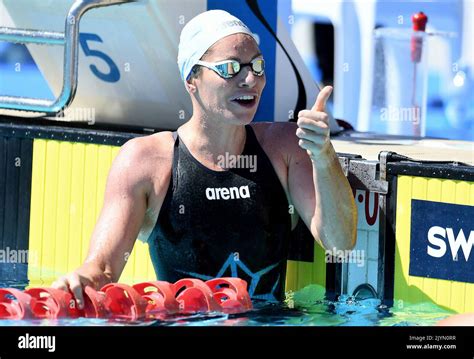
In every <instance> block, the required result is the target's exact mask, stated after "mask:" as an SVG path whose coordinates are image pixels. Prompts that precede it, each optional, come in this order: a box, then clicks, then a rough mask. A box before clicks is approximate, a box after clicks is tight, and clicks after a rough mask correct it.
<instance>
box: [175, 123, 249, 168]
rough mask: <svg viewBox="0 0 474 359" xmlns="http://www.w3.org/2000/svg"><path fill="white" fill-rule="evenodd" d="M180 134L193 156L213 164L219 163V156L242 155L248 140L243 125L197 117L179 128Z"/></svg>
mask: <svg viewBox="0 0 474 359" xmlns="http://www.w3.org/2000/svg"><path fill="white" fill-rule="evenodd" d="M178 134H179V136H180V138H182V140H183V142H184V143H185V145H186V147H187V148H188V149H189V150H190V151H191V152H192V153H193V154H195V155H197V156H198V157H201V158H202V159H204V160H205V161H208V162H211V163H217V162H218V158H219V156H226V154H227V155H240V154H241V153H242V151H243V150H244V146H245V140H246V133H245V126H244V125H243V124H229V123H224V122H223V121H212V120H209V119H206V118H205V117H199V118H198V117H197V116H195V115H193V116H192V117H191V119H190V120H189V121H188V122H186V123H185V124H184V125H182V126H181V127H179V129H178Z"/></svg>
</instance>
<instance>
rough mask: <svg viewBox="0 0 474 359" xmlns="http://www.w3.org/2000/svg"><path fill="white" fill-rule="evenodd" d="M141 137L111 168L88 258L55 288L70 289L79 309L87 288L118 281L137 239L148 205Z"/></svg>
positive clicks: (129, 142)
mask: <svg viewBox="0 0 474 359" xmlns="http://www.w3.org/2000/svg"><path fill="white" fill-rule="evenodd" d="M137 140H138V139H133V140H130V141H128V142H127V143H126V144H125V145H124V146H122V148H121V150H120V152H119V154H118V155H117V157H116V158H115V160H114V162H113V164H112V167H111V169H110V172H109V175H108V178H107V185H106V189H105V197H104V205H103V207H102V211H101V213H100V216H99V219H98V221H97V224H96V226H95V228H94V231H93V234H92V238H91V242H90V247H89V251H88V254H87V258H86V260H85V261H84V263H83V264H82V265H81V266H80V267H79V268H78V269H76V270H75V271H73V272H71V273H69V274H67V275H65V276H63V277H61V278H59V279H58V280H57V281H55V282H54V283H53V287H55V288H59V289H64V290H70V291H71V292H72V294H73V295H74V297H75V298H76V301H77V304H78V306H79V308H82V306H83V304H84V299H83V289H84V287H85V286H87V285H90V286H92V287H94V288H95V289H99V288H101V287H102V286H103V285H105V284H107V283H110V282H116V281H117V280H118V279H119V277H120V274H121V273H122V270H123V268H124V266H125V263H126V260H127V259H128V255H129V254H130V253H131V251H132V248H133V245H134V243H135V239H136V238H137V235H138V232H139V230H140V227H141V224H142V222H143V219H144V216H145V211H146V208H147V190H148V188H147V186H148V184H147V181H146V179H145V177H146V176H144V173H143V166H139V165H138V166H137V164H139V163H140V161H143V157H142V156H143V154H142V153H141V152H142V150H141V147H140V145H138V144H137Z"/></svg>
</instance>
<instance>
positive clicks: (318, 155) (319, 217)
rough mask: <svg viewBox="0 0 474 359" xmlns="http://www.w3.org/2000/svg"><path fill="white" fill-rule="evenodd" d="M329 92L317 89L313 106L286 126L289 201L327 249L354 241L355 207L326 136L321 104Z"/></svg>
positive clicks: (350, 190) (342, 247)
mask: <svg viewBox="0 0 474 359" xmlns="http://www.w3.org/2000/svg"><path fill="white" fill-rule="evenodd" d="M331 92H332V88H331V87H329V86H326V87H325V88H324V89H323V90H321V92H320V93H319V95H318V98H317V99H316V102H315V104H314V106H313V108H312V109H311V110H303V111H300V112H299V114H298V122H297V124H296V125H293V126H292V130H288V137H287V138H291V142H292V144H291V145H290V146H291V149H292V150H291V151H289V152H290V154H291V155H290V157H289V158H288V162H289V165H288V169H289V170H288V186H289V193H290V197H291V199H292V201H293V204H294V205H295V208H296V210H297V211H298V213H299V214H300V216H301V218H302V219H303V221H304V222H305V223H306V225H307V227H308V228H309V230H310V231H311V233H312V235H313V237H314V238H315V240H316V241H318V242H319V243H320V244H321V245H322V246H323V247H324V248H325V249H328V250H333V249H336V250H347V249H352V248H353V247H354V245H355V242H356V235H357V208H356V205H355V201H354V197H353V195H352V189H351V187H350V185H349V182H348V180H347V178H346V176H345V175H344V172H343V170H342V168H341V165H340V163H339V159H338V157H337V154H336V152H335V150H334V148H333V146H332V144H331V141H330V140H329V122H328V115H327V114H326V112H325V105H326V101H327V99H328V98H329V96H330V95H331ZM295 133H296V136H297V137H295V135H294V134H295ZM295 143H296V144H297V145H295ZM308 174H312V176H311V175H308Z"/></svg>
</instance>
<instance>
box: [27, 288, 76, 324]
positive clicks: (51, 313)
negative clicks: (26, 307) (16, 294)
mask: <svg viewBox="0 0 474 359" xmlns="http://www.w3.org/2000/svg"><path fill="white" fill-rule="evenodd" d="M25 293H26V294H28V295H30V296H31V297H32V298H34V299H35V300H34V301H33V302H32V303H33V304H32V305H31V306H30V308H31V311H32V312H33V314H34V316H35V317H36V318H41V319H43V318H48V319H57V318H66V317H70V318H77V317H79V316H80V314H81V313H80V311H79V310H78V309H77V307H76V305H75V303H76V302H75V300H74V299H73V297H72V295H71V293H68V292H65V291H63V290H60V289H55V288H30V289H27V290H25Z"/></svg>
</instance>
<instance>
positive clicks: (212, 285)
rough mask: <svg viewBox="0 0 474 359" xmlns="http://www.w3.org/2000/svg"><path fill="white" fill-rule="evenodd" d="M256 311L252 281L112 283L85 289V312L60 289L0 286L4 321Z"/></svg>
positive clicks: (219, 279)
mask: <svg viewBox="0 0 474 359" xmlns="http://www.w3.org/2000/svg"><path fill="white" fill-rule="evenodd" d="M250 309H252V302H251V300H250V296H249V294H248V292H247V283H246V282H245V281H244V280H242V279H240V278H216V279H212V280H209V281H207V282H203V281H202V280H199V279H188V278H186V279H181V280H179V281H177V282H176V283H174V284H172V283H168V282H164V281H152V282H143V283H138V284H135V285H133V286H129V285H126V284H120V283H110V284H107V285H105V286H104V287H102V288H101V290H100V291H96V290H95V289H93V288H92V287H89V286H87V287H86V288H85V289H84V309H78V308H77V307H76V301H75V300H74V299H73V296H72V294H71V293H69V292H66V291H63V290H60V289H55V288H30V289H27V290H25V291H23V292H22V291H20V290H17V289H14V288H5V289H3V288H0V319H44V318H48V319H57V318H77V317H86V318H116V319H126V320H138V319H143V318H156V316H157V314H163V313H164V314H166V313H192V312H208V311H226V312H229V311H231V312H234V313H235V312H243V311H247V310H250Z"/></svg>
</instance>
